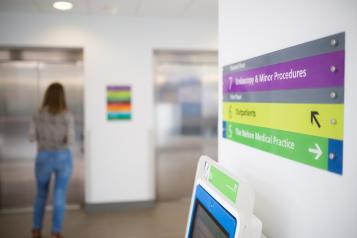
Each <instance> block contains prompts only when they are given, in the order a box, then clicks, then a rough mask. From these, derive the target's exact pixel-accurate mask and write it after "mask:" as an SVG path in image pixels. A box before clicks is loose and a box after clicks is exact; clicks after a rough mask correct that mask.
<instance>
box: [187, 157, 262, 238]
mask: <svg viewBox="0 0 357 238" xmlns="http://www.w3.org/2000/svg"><path fill="white" fill-rule="evenodd" d="M253 207H254V191H253V189H252V188H251V187H250V185H249V184H248V183H247V182H246V181H244V180H243V179H241V178H238V177H236V176H233V175H232V174H230V173H229V172H228V171H226V170H225V169H223V168H222V167H221V166H220V165H219V164H218V163H216V162H215V161H213V160H212V159H211V158H209V157H207V156H201V158H200V160H199V163H198V166H197V172H196V179H195V184H194V189H193V194H192V201H191V208H190V214H189V217H188V222H187V228H186V235H185V237H186V238H261V237H262V223H261V221H260V220H259V219H258V218H257V217H255V216H254V215H253Z"/></svg>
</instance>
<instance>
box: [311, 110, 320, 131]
mask: <svg viewBox="0 0 357 238" xmlns="http://www.w3.org/2000/svg"><path fill="white" fill-rule="evenodd" d="M316 115H319V112H317V111H311V124H314V121H315V122H316V124H317V126H318V127H319V128H320V127H321V125H320V123H319V121H318V120H317V118H316Z"/></svg>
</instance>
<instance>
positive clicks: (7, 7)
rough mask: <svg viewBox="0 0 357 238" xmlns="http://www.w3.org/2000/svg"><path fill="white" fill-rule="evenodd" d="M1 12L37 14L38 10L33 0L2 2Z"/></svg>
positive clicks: (8, 0)
mask: <svg viewBox="0 0 357 238" xmlns="http://www.w3.org/2000/svg"><path fill="white" fill-rule="evenodd" d="M0 11H1V12H36V11H38V8H37V7H36V5H35V4H33V2H32V1H31V0H0Z"/></svg>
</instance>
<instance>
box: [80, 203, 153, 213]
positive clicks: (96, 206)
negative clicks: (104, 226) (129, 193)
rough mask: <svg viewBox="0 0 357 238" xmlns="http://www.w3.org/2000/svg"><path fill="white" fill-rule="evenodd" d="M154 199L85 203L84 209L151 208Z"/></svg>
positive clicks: (110, 210) (119, 210)
mask: <svg viewBox="0 0 357 238" xmlns="http://www.w3.org/2000/svg"><path fill="white" fill-rule="evenodd" d="M154 206H155V201H154V200H152V201H139V202H119V203H94V204H93V203H87V204H85V211H86V212H89V213H96V212H122V211H131V210H138V209H147V208H153V207H154Z"/></svg>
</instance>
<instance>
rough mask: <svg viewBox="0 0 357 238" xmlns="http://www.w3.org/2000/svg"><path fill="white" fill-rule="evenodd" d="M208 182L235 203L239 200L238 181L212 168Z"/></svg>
mask: <svg viewBox="0 0 357 238" xmlns="http://www.w3.org/2000/svg"><path fill="white" fill-rule="evenodd" d="M208 181H209V182H210V183H211V184H212V185H213V186H214V187H215V188H217V189H218V190H219V191H220V192H221V193H222V194H223V195H224V196H225V197H227V198H228V199H229V200H230V201H232V202H233V203H235V202H236V200H237V195H238V187H239V183H238V181H236V180H234V179H232V178H231V177H230V176H228V175H226V174H225V173H223V172H222V171H220V170H219V169H217V168H216V167H214V166H211V169H210V174H209V177H208Z"/></svg>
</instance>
